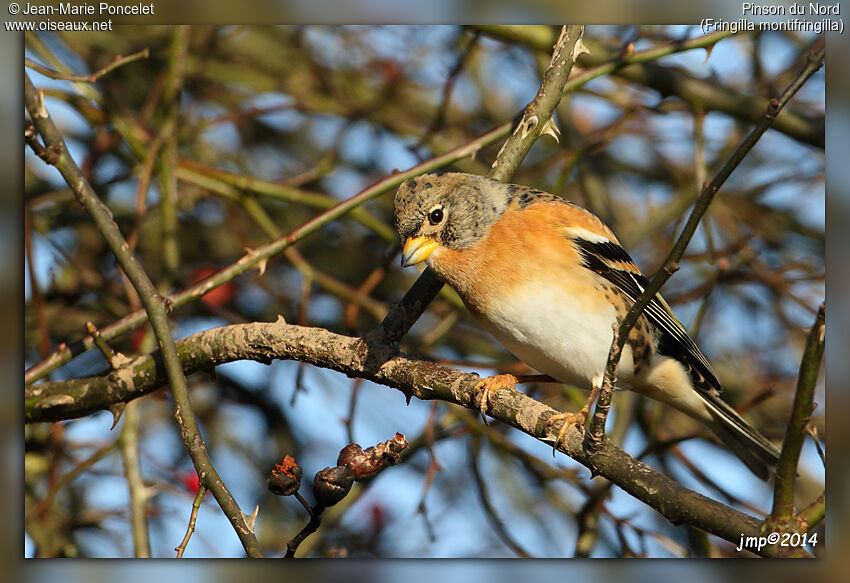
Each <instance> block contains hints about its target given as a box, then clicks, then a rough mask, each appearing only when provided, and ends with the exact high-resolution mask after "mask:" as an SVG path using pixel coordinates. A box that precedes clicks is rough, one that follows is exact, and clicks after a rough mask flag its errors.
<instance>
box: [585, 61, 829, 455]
mask: <svg viewBox="0 0 850 583" xmlns="http://www.w3.org/2000/svg"><path fill="white" fill-rule="evenodd" d="M823 58H824V46H823V44H820V45H819V47H816V48H815V49H813V50H812V51H811V52H810V53H809V54H808V58H807V60H806V65H805V66H804V67H803V69H802V70H801V71H800V72H799V73H798V74H797V77H796V78H795V79H794V80H793V81H792V82H791V84H790V85H788V87H787V88H786V89H785V90H784V91H783V92H782V94H781V95H780V96H779V97H778V98H774V99H771V100H770V103H769V104H768V106H767V109H766V110H765V112H764V114H763V115H762V118H761V120H760V121H759V123H758V125H756V127H754V128H753V129H752V131H751V132H750V133H749V134H748V135H747V137H746V138H744V141H743V142H741V145H739V146H738V148H737V149H736V150H735V152H733V153H732V155H731V156H730V157H729V159H728V160H727V161H726V163H725V164H724V165H723V167H722V168H721V169H720V171H719V172H718V173H717V174H716V175H715V177H714V178H713V179H712V180H711V182H709V183H708V184H706V185H705V186H703V189H702V193H700V196H699V198H697V200H696V202H695V203H694V208H693V210H692V211H691V215H690V216H689V217H688V221H687V223H685V227H684V228H683V229H682V233H681V234H680V235H679V238H678V239H677V240H676V243H675V245H673V248H672V249H671V250H670V254H669V255H668V256H667V259H666V260H665V261H664V263H663V266H662V268H661V269H659V270H658V272H657V273H656V274H655V275H654V276H653V278H652V280H651V281H650V282H649V285H648V286H647V287H646V289H645V290H644V291H643V293H642V294H641V296H640V297H639V298H638V299H637V300H636V301H635V303H634V305H633V306H632V308H631V309H630V310H629V312H628V314H626V317H625V318H623V320H622V322H620V325H619V328H618V329H617V332H616V335H615V337H614V341H613V342H612V344H611V349H610V351H609V352H608V361H607V364H606V366H605V376H604V378H603V382H602V390H601V391H600V393H599V398H598V400H597V403H596V408H595V409H594V413H593V419H592V420H591V423H590V431H588V434H587V443H588V446H590V447H597V446H598V445H599V444H600V443H601V441H602V439H603V435H604V432H605V420H606V419H607V417H608V410H609V409H610V407H611V397H612V394H613V390H614V381H615V378H614V373H615V371H616V368H617V364H618V363H619V362H620V353H621V352H622V350H623V345H624V344H625V342H626V339H627V338H628V335H629V332H630V331H631V329H632V327H634V325H635V323H636V322H637V320H638V318H639V317H640V315H641V314H642V313H643V311H644V309H645V308H646V306H647V305H649V302H650V300H652V298H654V297H655V294H657V293H658V291H659V290H660V289H661V286H663V285H664V283H665V282H666V281H667V280H668V279H670V277H671V276H672V275H673V274H674V273H675V272H676V270H678V269H679V260H680V259H681V258H682V255H683V254H684V253H685V249H686V248H687V246H688V243H690V241H691V238H692V237H693V236H694V233H695V232H696V230H697V226H699V222H700V220H701V219H702V217H703V215H704V214H705V211H706V210H708V205H710V204H711V201H712V200H713V199H714V195H715V194H717V191H718V190H719V189H720V187H721V186H722V185H723V183H724V182H726V179H727V178H729V176H730V175H731V174H732V172H733V171H734V170H735V168H737V167H738V165H739V164H740V163H741V162H742V161H743V160H744V158H745V157H746V155H747V154H748V153H749V152H750V150H751V149H752V148H753V146H755V144H756V142H758V140H759V138H761V136H762V134H764V132H766V131H767V130H768V128H770V127H771V125H772V124H773V123H774V121H775V120H776V117H777V115H779V112H781V111H782V108H783V107H785V105H786V104H787V103H788V102H789V101H790V100H791V98H792V97H793V96H794V94H795V93H797V91H798V90H799V89H800V88H801V87H802V86H803V84H804V83H805V82H806V81H808V80H809V78H810V77H811V76H812V75H814V74H815V72H816V71H817V70H818V69H820V67H821V65H822V64H823Z"/></svg>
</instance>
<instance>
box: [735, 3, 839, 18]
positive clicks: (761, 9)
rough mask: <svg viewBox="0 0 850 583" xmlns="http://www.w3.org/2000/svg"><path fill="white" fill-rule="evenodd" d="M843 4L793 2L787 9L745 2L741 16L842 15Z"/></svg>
mask: <svg viewBox="0 0 850 583" xmlns="http://www.w3.org/2000/svg"><path fill="white" fill-rule="evenodd" d="M840 13H841V3H840V2H837V3H835V4H834V5H833V4H821V3H819V2H809V3H808V6H806V5H805V4H797V3H796V2H792V3H791V4H789V5H788V6H787V7H786V6H783V5H781V4H753V3H752V2H744V3H743V4H741V14H745V15H747V16H785V15H786V14H801V15H803V14H808V15H813V14H816V15H819V16H826V15H829V14H834V15H837V14H840Z"/></svg>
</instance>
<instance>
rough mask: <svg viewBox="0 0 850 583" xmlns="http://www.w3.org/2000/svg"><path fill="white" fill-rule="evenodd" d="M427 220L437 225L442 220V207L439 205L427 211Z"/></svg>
mask: <svg viewBox="0 0 850 583" xmlns="http://www.w3.org/2000/svg"><path fill="white" fill-rule="evenodd" d="M428 220H429V221H430V222H431V224H432V225H439V224H440V223H442V222H443V209H441V208H440V207H437V208H435V209H434V210H432V211H431V212H430V213H428Z"/></svg>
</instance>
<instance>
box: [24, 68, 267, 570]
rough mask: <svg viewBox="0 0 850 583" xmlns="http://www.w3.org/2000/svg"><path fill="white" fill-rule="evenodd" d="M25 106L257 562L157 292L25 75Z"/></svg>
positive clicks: (207, 475)
mask: <svg viewBox="0 0 850 583" xmlns="http://www.w3.org/2000/svg"><path fill="white" fill-rule="evenodd" d="M24 102H25V104H26V108H27V111H28V112H29V114H30V118H31V119H32V121H33V123H34V124H35V126H36V128H37V129H38V132H39V134H41V137H42V139H43V140H44V143H45V145H46V148H47V149H48V150H50V149H52V150H54V151H55V152H56V153H57V156H56V159H55V161H54V165H55V166H56V169H57V170H59V172H60V173H61V174H62V177H63V178H64V179H65V181H66V182H67V184H68V186H69V187H71V190H72V191H73V192H74V196H75V197H76V199H77V201H78V202H79V203H80V204H81V205H82V206H83V207H84V208H85V209H86V211H87V212H88V214H89V215H90V216H91V217H92V219H93V220H94V222H95V224H96V225H97V228H98V230H99V231H100V233H101V235H102V236H103V238H104V240H105V241H106V242H107V244H108V245H109V248H110V249H111V250H112V253H113V254H114V255H115V257H116V259H117V260H118V263H119V265H120V266H121V268H122V269H123V270H124V273H126V275H127V277H128V278H129V279H130V281H131V282H132V284H133V287H134V288H135V289H136V292H137V293H138V294H139V299H140V300H141V301H142V304H143V305H144V312H145V314H146V315H147V318H148V319H149V320H150V322H151V325H152V327H153V330H154V334H155V335H156V338H157V342H158V343H159V347H160V349H161V351H162V355H163V360H164V363H165V370H166V373H167V377H168V384H169V386H170V387H171V392H172V394H173V395H174V416H175V419H176V420H177V423H178V425H179V427H180V433H181V436H182V438H183V441H184V443H185V445H186V448H187V450H188V452H189V455H190V456H191V458H192V462H193V463H194V465H195V469H196V471H197V472H198V477H199V479H200V480H201V482H202V483H203V484H204V485H205V486H206V487H207V488H209V490H210V491H211V492H212V493H213V495H214V496H215V498H216V500H217V501H218V503H219V505H220V506H221V508H222V510H223V511H224V513H225V514H226V515H227V517H228V519H229V520H230V522H231V524H232V525H233V528H234V530H235V531H236V534H237V535H238V536H239V539H240V541H241V542H242V545H243V546H244V547H245V551H246V553H248V555H249V556H255V557H259V556H261V552H260V547H259V543H258V542H257V538H256V536H254V532H253V530H252V529H250V528H249V527H248V525H247V524H246V522H245V515H244V514H243V513H242V511H241V510H240V509H239V505H238V504H237V503H236V500H234V499H233V496H232V495H231V494H230V492H229V491H228V489H227V487H226V486H225V484H224V482H223V481H222V480H221V478H220V477H219V475H218V473H217V472H216V470H215V468H214V466H213V464H212V460H210V458H209V455H208V454H207V450H206V446H205V445H204V441H203V438H202V437H201V434H200V430H199V428H198V424H197V420H196V419H195V415H194V412H193V410H192V404H191V401H190V399H189V388H188V385H187V384H186V377H185V375H184V373H183V368H182V367H181V364H180V360H179V357H178V355H177V347H176V345H175V343H174V338H173V337H172V336H171V330H170V329H169V324H168V314H167V311H166V304H165V302H164V301H163V298H162V296H160V295H159V293H158V292H157V291H156V288H155V287H154V286H153V283H152V282H151V280H150V278H148V276H147V274H146V273H145V271H144V269H143V268H142V266H141V265H140V264H139V262H138V261H137V260H136V258H135V256H134V255H133V254H132V253H131V252H130V248H129V246H128V245H127V242H126V241H125V240H124V237H123V236H122V235H121V232H120V231H119V229H118V225H116V224H115V222H114V221H113V219H112V213H111V212H110V210H109V209H108V208H107V207H106V205H105V204H104V203H103V202H102V201H101V200H100V198H98V196H97V194H96V193H95V192H94V190H93V189H92V187H91V185H90V184H89V183H88V181H87V180H86V179H85V178H84V177H83V175H82V172H80V169H79V167H78V166H77V164H76V163H75V162H74V160H73V159H72V158H71V155H70V154H69V153H68V148H67V146H66V145H65V140H64V139H63V137H62V135H61V134H60V133H59V130H58V129H57V128H56V126H55V125H54V123H53V120H52V119H51V118H50V115H49V114H48V112H47V108H45V106H44V96H43V95H42V94H41V93H40V92H39V91H37V90H36V88H35V86H34V85H33V84H32V81H30V78H29V76H28V75H24Z"/></svg>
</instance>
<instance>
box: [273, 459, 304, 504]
mask: <svg viewBox="0 0 850 583" xmlns="http://www.w3.org/2000/svg"><path fill="white" fill-rule="evenodd" d="M302 474H303V472H302V471H301V466H299V465H298V464H296V463H295V460H294V459H293V458H292V456H290V455H288V456H286V457H285V458H283V461H282V462H281V463H279V464H275V466H274V469H273V470H272V473H271V474H270V475H269V478H268V480H266V484H267V485H268V488H269V491H270V492H271V493H272V494H277V495H278V496H291V495H292V494H295V493H296V492H297V491H298V488H300V487H301V476H302Z"/></svg>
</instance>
